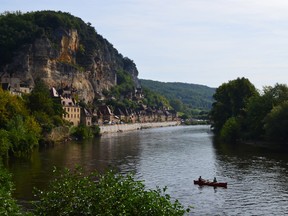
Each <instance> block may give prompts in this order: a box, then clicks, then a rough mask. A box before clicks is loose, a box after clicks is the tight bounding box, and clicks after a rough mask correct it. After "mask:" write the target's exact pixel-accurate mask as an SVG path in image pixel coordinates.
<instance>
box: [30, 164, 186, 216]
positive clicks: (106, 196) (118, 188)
mask: <svg viewBox="0 0 288 216" xmlns="http://www.w3.org/2000/svg"><path fill="white" fill-rule="evenodd" d="M95 179H97V181H95ZM164 192H165V190H164ZM164 192H163V191H162V190H160V189H156V190H148V191H146V190H145V186H144V184H143V183H142V182H141V181H135V180H134V179H133V176H131V175H127V176H123V175H120V174H114V173H113V172H108V173H106V174H102V175H101V174H97V173H93V174H91V175H90V176H84V175H83V173H82V172H81V170H76V171H75V172H71V171H69V170H65V171H64V172H62V173H61V175H59V177H58V178H56V179H55V181H53V182H52V183H51V185H50V189H49V190H48V191H38V196H39V199H40V200H39V202H35V203H34V205H35V211H34V213H35V215H53V216H54V215H149V216H150V215H151V216H153V215H157V216H158V215H159V216H160V215H161V216H162V215H167V216H168V215H169V216H170V215H183V214H184V213H185V212H186V210H185V209H184V208H183V206H182V205H181V204H180V203H179V202H178V201H177V200H176V201H175V202H174V203H172V201H171V200H170V196H169V195H168V194H165V193H164Z"/></svg>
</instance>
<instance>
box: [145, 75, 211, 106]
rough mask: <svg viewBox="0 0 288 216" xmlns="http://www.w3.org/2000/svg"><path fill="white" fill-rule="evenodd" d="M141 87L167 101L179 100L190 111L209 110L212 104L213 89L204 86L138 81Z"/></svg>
mask: <svg viewBox="0 0 288 216" xmlns="http://www.w3.org/2000/svg"><path fill="white" fill-rule="evenodd" d="M140 82H141V85H142V86H143V87H146V88H148V89H150V90H152V91H155V92H157V93H159V94H161V95H163V96H165V97H166V98H168V99H169V100H172V99H179V100H180V101H181V102H182V103H183V104H184V105H186V106H188V107H190V108H192V109H200V110H210V109H211V106H212V103H213V99H212V97H213V94H214V93H215V88H210V87H208V86H204V85H196V84H188V83H179V82H167V83H166V82H158V81H152V80H145V79H140Z"/></svg>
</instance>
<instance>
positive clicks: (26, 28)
mask: <svg viewBox="0 0 288 216" xmlns="http://www.w3.org/2000/svg"><path fill="white" fill-rule="evenodd" d="M67 29H76V30H77V32H78V33H79V36H80V47H79V50H78V52H77V64H78V65H79V66H80V67H84V68H87V67H89V66H90V65H91V61H93V58H91V56H93V53H94V52H95V50H96V49H98V50H104V49H110V51H111V52H110V53H111V55H113V58H115V59H116V61H117V63H119V64H120V65H122V66H123V68H124V66H125V67H126V68H127V67H129V61H127V60H125V59H124V58H123V56H122V55H121V54H119V53H118V51H117V50H116V49H115V48H114V47H113V46H112V45H111V44H110V43H109V42H108V41H107V40H106V39H104V38H103V37H102V36H101V35H99V34H97V32H96V30H95V29H94V27H92V26H91V24H90V23H87V24H86V23H85V22H83V20H81V19H80V18H78V17H75V16H72V15H71V14H69V13H65V12H60V11H58V12H56V11H36V12H29V13H21V12H20V11H18V12H15V13H10V12H5V13H3V14H1V15H0V47H1V49H0V57H1V58H0V67H1V66H4V65H5V64H7V63H9V62H10V61H11V60H12V58H13V53H14V52H15V51H17V50H18V49H19V48H21V47H22V46H23V45H25V44H29V43H32V42H33V41H35V39H37V38H41V37H48V38H49V39H50V40H51V41H54V45H55V46H57V44H59V41H60V40H61V37H60V35H59V34H57V32H59V31H61V30H64V31H65V30H67ZM89 57H90V58H89ZM130 63H133V62H130ZM127 64H128V65H127Z"/></svg>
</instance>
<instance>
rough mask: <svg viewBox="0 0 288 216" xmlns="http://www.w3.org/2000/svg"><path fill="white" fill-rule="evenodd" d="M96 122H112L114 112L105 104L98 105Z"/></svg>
mask: <svg viewBox="0 0 288 216" xmlns="http://www.w3.org/2000/svg"><path fill="white" fill-rule="evenodd" d="M97 116H98V124H111V123H112V122H114V114H113V113H112V111H111V109H110V108H109V107H108V106H107V105H102V106H99V107H98V110H97Z"/></svg>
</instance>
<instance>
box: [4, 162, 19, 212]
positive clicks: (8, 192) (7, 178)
mask: <svg viewBox="0 0 288 216" xmlns="http://www.w3.org/2000/svg"><path fill="white" fill-rule="evenodd" d="M12 191H13V183H12V181H11V175H10V174H9V173H8V172H7V171H6V170H4V169H3V167H2V164H1V160H0V215H5V216H6V215H7V216H9V215H22V214H21V212H20V208H19V206H18V205H17V204H16V201H15V200H14V199H13V198H12Z"/></svg>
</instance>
